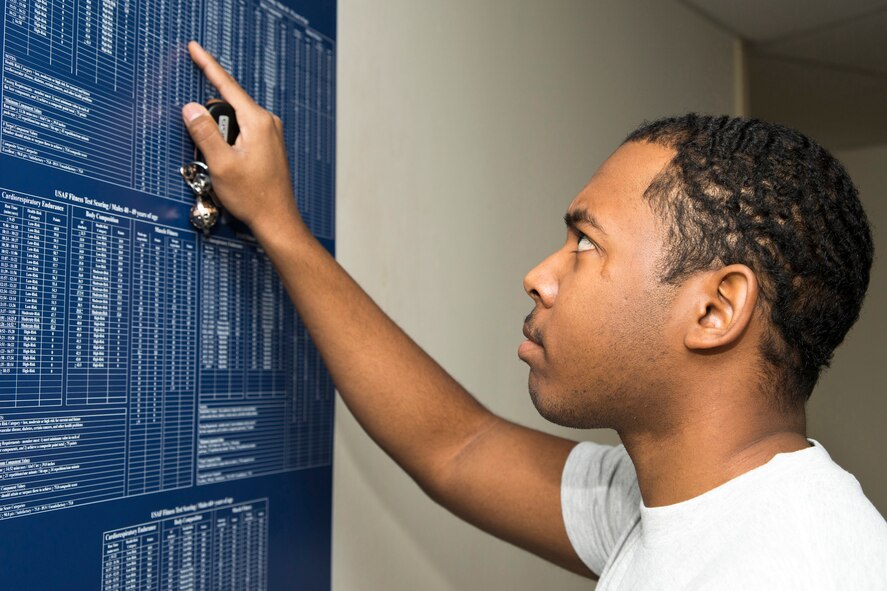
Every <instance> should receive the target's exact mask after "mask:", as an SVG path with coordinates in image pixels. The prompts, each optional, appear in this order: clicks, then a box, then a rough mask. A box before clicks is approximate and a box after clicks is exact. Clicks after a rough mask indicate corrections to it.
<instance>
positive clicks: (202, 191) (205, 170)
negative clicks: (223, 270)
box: [179, 99, 240, 236]
mask: <svg viewBox="0 0 887 591" xmlns="http://www.w3.org/2000/svg"><path fill="white" fill-rule="evenodd" d="M206 108H207V110H208V111H209V113H210V115H212V117H213V119H215V120H216V123H217V124H218V126H219V133H221V134H222V137H224V138H225V141H226V142H228V144H230V145H234V142H235V141H236V140H237V135H238V133H240V128H239V126H238V125H237V119H236V118H235V116H234V107H232V106H231V105H229V104H228V103H226V102H224V101H220V100H218V99H213V100H210V101H209V102H208V103H206ZM179 173H180V174H181V175H182V178H184V179H185V182H186V183H188V186H189V187H191V191H192V192H193V193H194V199H195V203H194V205H193V206H192V207H191V215H190V216H189V217H190V220H191V225H193V226H194V227H195V228H197V229H198V230H200V231H201V232H203V235H204V236H209V234H210V232H211V231H212V228H213V226H215V225H216V222H218V221H219V216H220V215H221V206H220V205H219V200H218V199H217V198H216V195H215V193H214V192H213V185H212V177H210V174H209V167H208V166H207V165H206V162H205V159H204V158H203V154H201V153H200V151H198V150H196V149H195V151H194V161H193V162H191V163H190V164H186V165H184V166H182V167H181V168H179Z"/></svg>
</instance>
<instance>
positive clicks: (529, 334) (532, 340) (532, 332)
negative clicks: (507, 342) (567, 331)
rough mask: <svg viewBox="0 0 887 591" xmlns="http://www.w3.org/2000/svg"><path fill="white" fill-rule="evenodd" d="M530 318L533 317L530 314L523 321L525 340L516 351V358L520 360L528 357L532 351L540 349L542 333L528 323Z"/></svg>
mask: <svg viewBox="0 0 887 591" xmlns="http://www.w3.org/2000/svg"><path fill="white" fill-rule="evenodd" d="M532 318H533V315H532V314H530V315H529V316H527V319H526V320H525V321H524V336H525V337H526V338H527V340H525V341H524V342H522V343H521V344H520V347H518V349H517V356H518V357H520V358H521V359H524V357H525V356H527V355H529V354H530V353H531V352H532V351H538V350H541V349H542V332H541V331H540V330H539V329H538V328H537V327H534V326H533V325H532V324H531V323H530V322H531V320H532Z"/></svg>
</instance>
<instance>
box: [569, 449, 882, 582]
mask: <svg viewBox="0 0 887 591" xmlns="http://www.w3.org/2000/svg"><path fill="white" fill-rule="evenodd" d="M810 442H811V443H812V444H813V446H812V447H809V448H807V449H803V450H800V451H796V452H792V453H780V454H776V455H775V456H774V457H773V459H771V460H770V461H769V462H767V463H766V464H764V465H763V466H759V467H757V468H755V469H754V470H751V471H749V472H746V473H745V474H742V475H741V476H738V477H736V478H734V479H733V480H730V481H729V482H726V483H724V484H722V485H721V486H719V487H717V488H714V489H712V490H710V491H708V492H706V493H704V494H701V495H699V496H698V497H694V498H692V499H689V500H687V501H683V502H681V503H676V504H674V505H668V506H664V507H653V508H648V507H645V506H644V504H643V502H642V500H641V495H640V492H639V490H638V484H637V476H636V475H635V471H634V465H633V464H632V463H631V458H629V457H628V454H627V453H626V451H625V448H624V447H622V446H619V447H610V446H605V445H598V444H595V443H589V442H586V443H580V444H579V445H577V446H576V447H575V448H574V449H573V451H572V452H571V453H570V456H569V458H568V459H567V463H566V466H565V467H564V473H563V479H562V482H561V504H562V508H563V514H564V523H565V525H566V527H567V534H568V535H569V537H570V541H571V542H572V544H573V547H574V548H575V549H576V552H577V553H578V555H579V557H580V558H581V559H582V561H583V562H585V564H586V565H587V566H588V567H589V568H590V569H591V570H592V571H594V572H596V573H600V575H601V578H600V582H599V583H598V587H597V589H598V591H615V590H623V589H624V590H631V591H641V590H645V589H694V590H695V589H718V590H722V589H737V590H739V589H741V590H742V591H749V590H752V589H779V590H791V589H804V590H805V591H809V590H812V589H842V590H843V589H853V590H867V589H873V590H875V589H877V590H881V591H883V590H887V523H885V521H884V518H883V517H882V516H881V515H880V514H879V513H878V511H877V509H875V507H874V506H873V505H872V504H871V502H870V501H869V500H868V499H867V498H866V497H865V495H864V494H863V492H862V488H861V487H860V486H859V482H857V481H856V479H855V478H854V477H853V476H852V475H851V474H849V473H847V472H845V471H844V470H843V469H842V468H841V467H840V466H838V465H837V464H835V463H834V462H833V461H832V459H831V458H830V457H829V455H828V453H827V452H826V451H825V449H824V448H823V447H822V446H821V445H819V444H818V443H817V442H815V441H812V440H811V441H810Z"/></svg>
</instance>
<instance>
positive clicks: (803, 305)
mask: <svg viewBox="0 0 887 591" xmlns="http://www.w3.org/2000/svg"><path fill="white" fill-rule="evenodd" d="M625 141H626V142H650V143H655V144H658V145H662V146H665V147H668V148H671V149H673V150H675V152H676V154H675V156H674V158H673V159H672V161H671V162H670V163H669V164H668V165H667V166H666V168H665V169H664V170H663V171H662V172H661V173H660V174H659V175H658V176H657V178H656V179H655V180H654V181H653V182H652V183H651V185H650V186H649V188H648V189H647V190H646V192H645V194H644V196H645V198H646V199H647V201H648V202H649V204H650V205H651V207H652V208H653V210H654V211H655V212H656V213H657V214H659V215H660V216H662V217H664V218H665V219H666V220H667V221H668V228H669V230H668V238H667V246H666V254H665V257H664V260H663V261H662V281H664V282H667V283H671V284H676V283H679V282H680V281H681V280H683V279H684V278H686V277H688V276H690V275H691V274H693V273H695V272H698V271H701V270H707V269H713V268H717V267H718V266H725V265H730V264H734V263H740V264H744V265H746V266H748V267H749V268H750V269H752V271H754V272H755V274H756V275H757V277H758V283H759V285H760V289H761V294H762V297H761V300H762V301H761V305H762V306H763V307H762V311H764V312H765V313H766V314H767V315H768V316H769V321H770V322H769V327H768V330H767V331H766V337H765V338H764V339H763V342H762V343H761V353H762V360H763V361H764V364H763V365H762V367H763V369H764V376H765V386H766V389H767V390H768V391H770V392H772V393H773V394H774V398H773V400H774V401H775V402H777V403H778V404H779V405H780V407H782V408H797V406H798V405H800V406H803V405H804V403H805V402H806V400H807V399H808V398H809V397H810V394H811V393H812V391H813V387H814V386H815V385H816V381H817V380H818V379H819V374H820V372H821V370H822V369H823V368H824V367H827V366H828V364H829V362H830V361H831V358H832V354H833V353H834V350H835V348H836V347H837V346H838V345H839V344H841V341H843V340H844V336H845V335H846V334H847V331H848V330H850V327H851V326H852V325H853V323H854V322H856V319H857V318H858V317H859V311H860V308H861V307H862V301H863V298H864V297H865V292H866V289H867V288H868V283H869V273H870V270H871V266H872V258H873V255H874V248H873V245H872V235H871V230H870V228H869V224H868V220H867V219H866V215H865V212H864V211H863V208H862V204H861V203H860V201H859V196H858V193H857V191H856V188H855V187H854V186H853V182H852V181H851V180H850V177H849V176H848V175H847V172H846V171H845V170H844V167H843V166H842V165H841V163H840V162H838V161H837V160H836V159H835V158H834V157H833V156H832V155H831V154H829V153H828V151H826V150H825V149H823V148H822V147H821V146H819V145H818V144H817V143H816V142H814V141H813V140H811V139H810V138H808V137H806V136H804V135H803V134H801V133H799V132H797V131H794V130H792V129H789V128H787V127H784V126H782V125H776V124H772V123H767V122H764V121H760V120H757V119H746V118H733V117H727V116H719V117H712V116H704V115H697V114H688V115H684V116H681V117H672V118H666V119H660V120H658V121H653V122H647V123H644V124H643V125H641V126H640V127H639V128H638V129H636V130H635V131H634V132H632V133H631V134H630V135H629V136H628V138H627V139H626V140H625Z"/></svg>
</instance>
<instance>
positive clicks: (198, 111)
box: [182, 103, 231, 166]
mask: <svg viewBox="0 0 887 591" xmlns="http://www.w3.org/2000/svg"><path fill="white" fill-rule="evenodd" d="M182 119H183V120H184V121H185V127H186V128H187V129H188V133H190V134H191V139H193V140H194V144H195V145H196V146H197V149H198V150H200V151H201V152H202V153H203V157H204V158H206V164H207V166H212V165H213V162H220V161H221V160H223V159H225V158H227V157H228V156H229V155H230V152H231V146H229V145H228V142H226V141H225V138H223V137H222V134H221V133H220V132H219V126H218V125H217V124H216V120H215V119H213V118H212V115H210V114H209V111H207V110H206V108H205V107H204V106H203V105H201V104H199V103H188V104H187V105H185V106H184V107H182Z"/></svg>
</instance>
